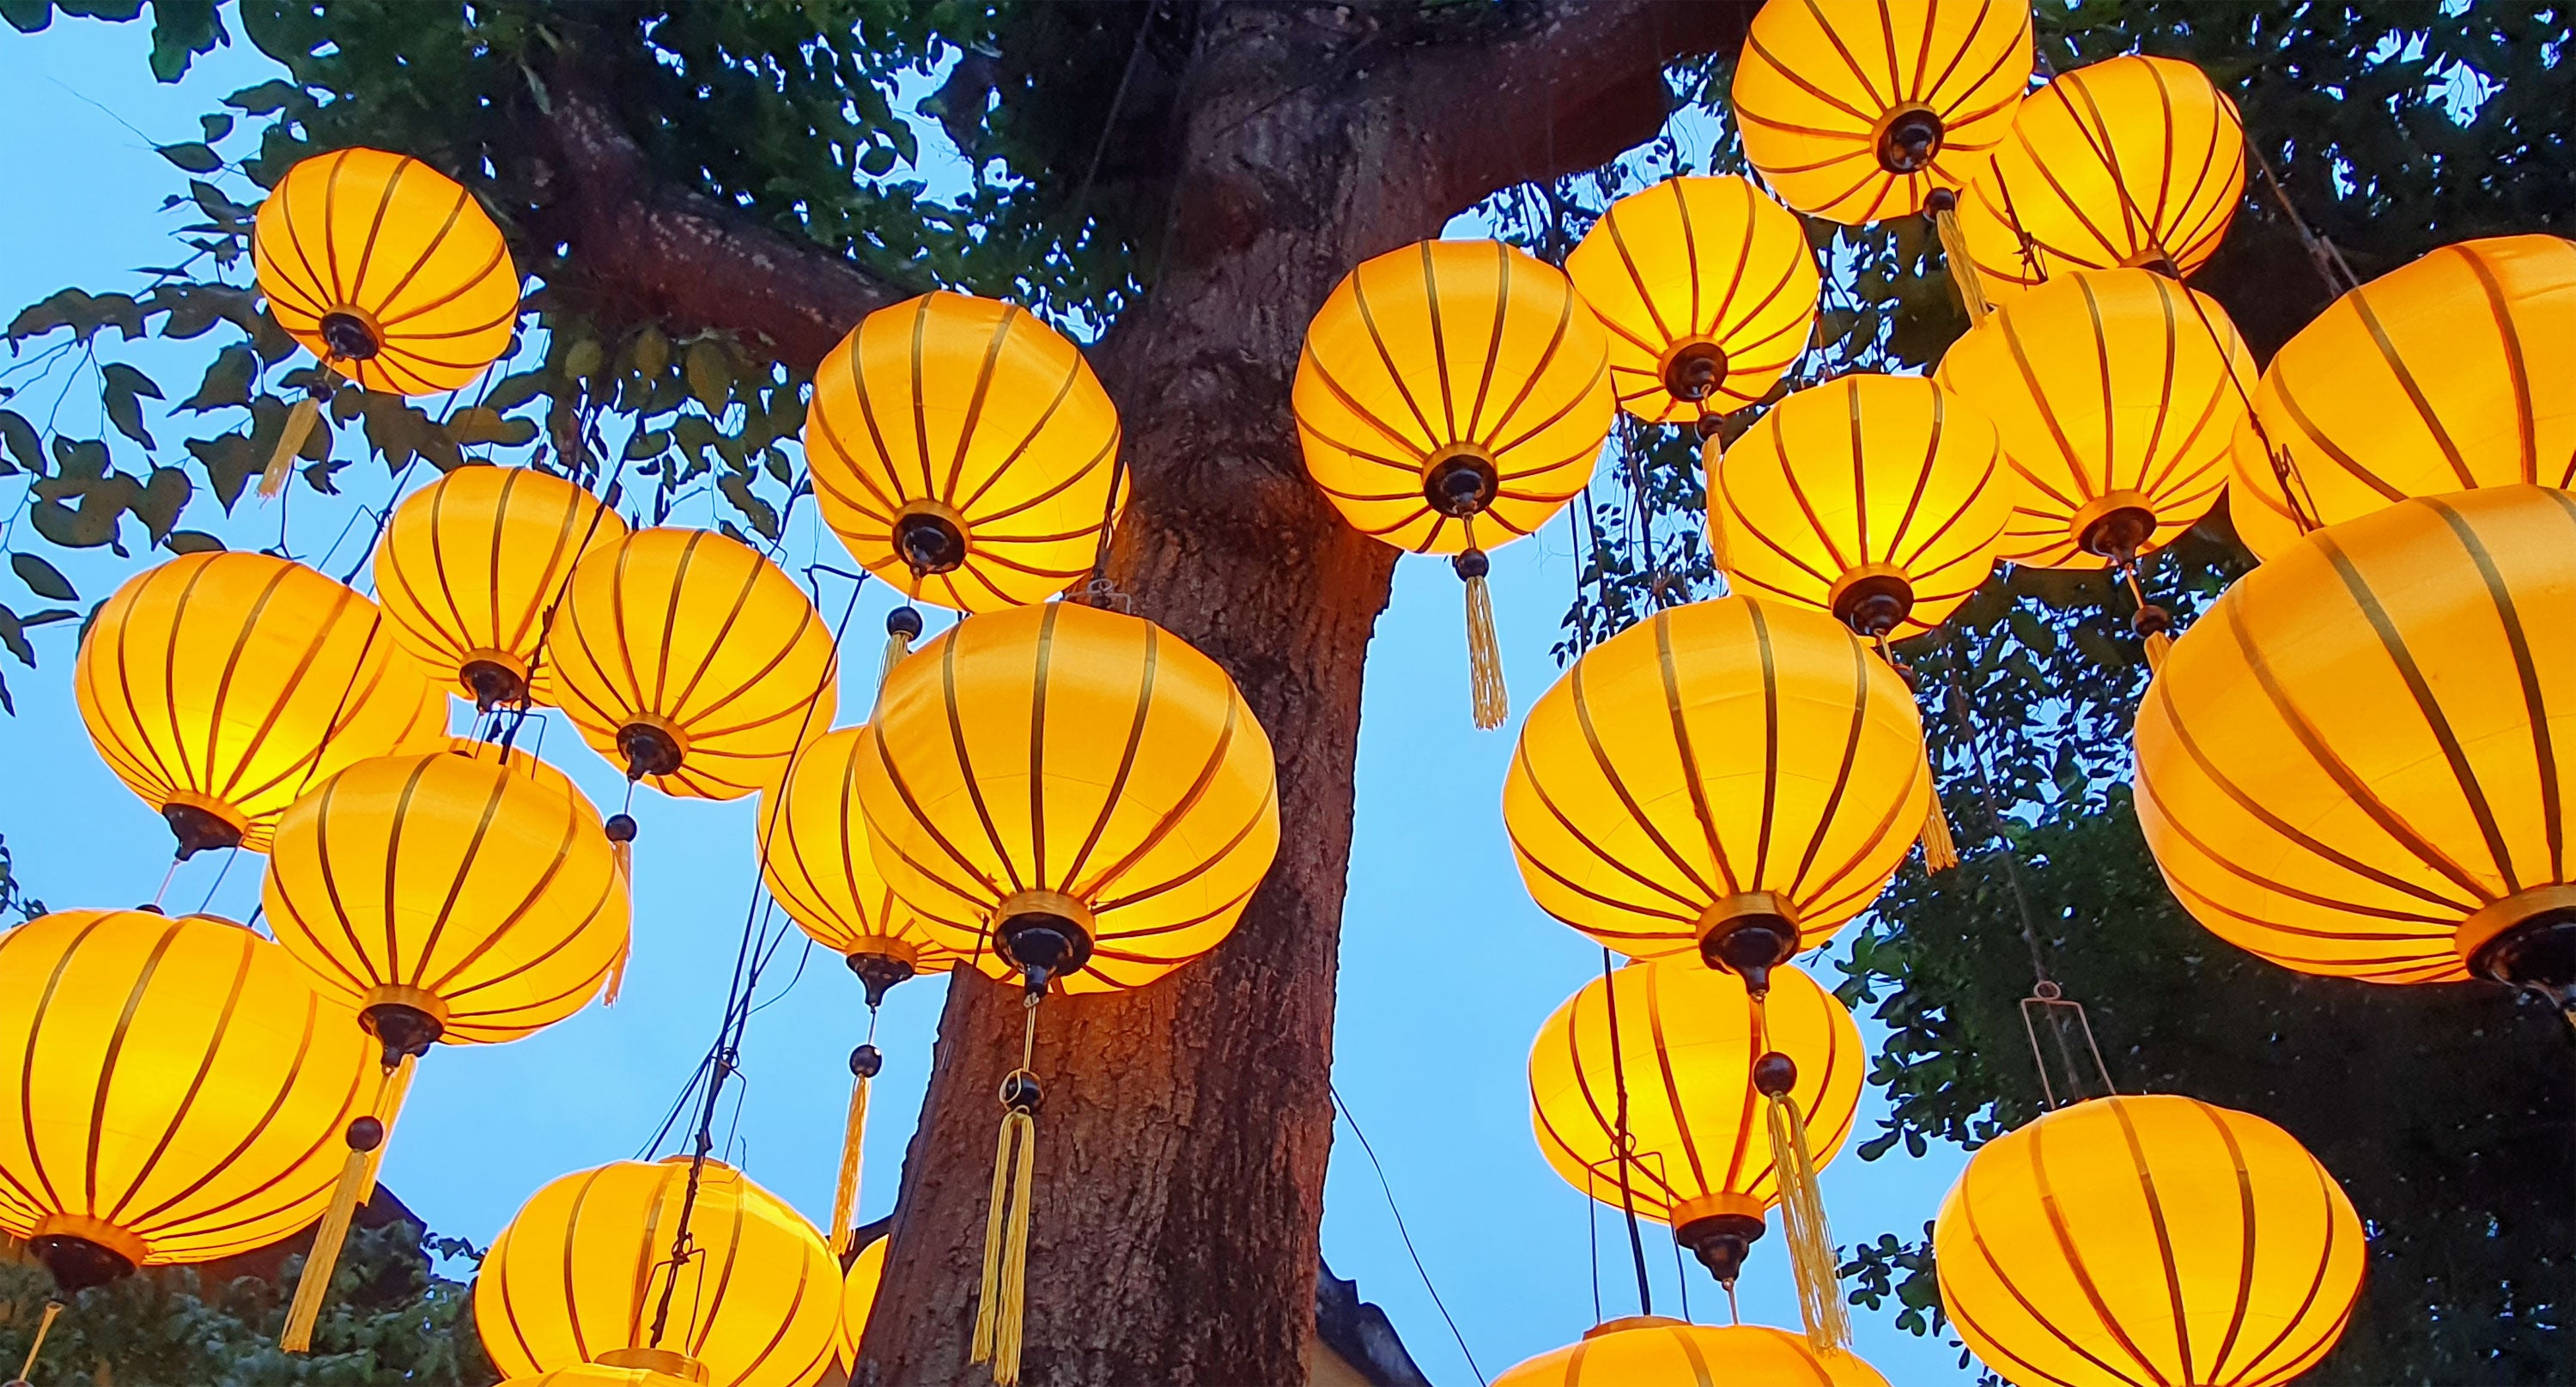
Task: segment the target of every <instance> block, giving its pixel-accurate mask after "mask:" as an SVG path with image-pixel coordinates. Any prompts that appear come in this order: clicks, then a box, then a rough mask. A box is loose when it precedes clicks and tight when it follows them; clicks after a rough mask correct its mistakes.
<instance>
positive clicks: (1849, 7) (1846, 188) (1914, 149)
mask: <svg viewBox="0 0 2576 1387" xmlns="http://www.w3.org/2000/svg"><path fill="white" fill-rule="evenodd" d="M2030 70H2031V34H2030V6H2028V5H2025V4H2013V3H1998V0H1878V2H1876V3H1872V2H1871V0H1767V2H1766V3H1765V4H1764V5H1763V6H1762V9H1761V10H1760V12H1759V13H1757V14H1755V15H1754V16H1753V26H1752V29H1751V30H1750V31H1749V32H1748V33H1747V34H1746V35H1745V39H1744V53H1743V55H1742V57H1741V58H1739V59H1738V60H1737V62H1736V65H1735V87H1734V97H1733V100H1734V105H1735V115H1736V119H1737V121H1738V122H1739V123H1740V124H1741V126H1742V128H1743V132H1744V157H1745V158H1746V159H1747V160H1750V161H1751V162H1752V164H1753V167H1754V168H1755V169H1756V170H1757V171H1759V172H1760V173H1761V175H1762V177H1763V179H1764V181H1766V182H1768V183H1769V184H1770V185H1771V188H1772V190H1773V191H1774V192H1777V193H1778V194H1779V195H1780V196H1781V198H1782V199H1783V200H1784V201H1786V202H1787V203H1788V204H1789V205H1790V206H1792V207H1795V208H1797V209H1798V210H1799V211H1801V212H1812V213H1814V214H1815V215H1817V216H1820V217H1824V218H1826V219H1828V220H1831V221H1837V222H1842V223H1844V224H1846V225H1851V226H1857V225H1859V224H1861V223H1863V222H1873V221H1879V220H1882V219H1884V218H1887V217H1902V216H1907V215H1909V214H1911V213H1915V212H1919V211H1922V210H1923V207H1924V202H1925V199H1926V198H1928V197H1929V196H1930V195H1931V194H1932V192H1933V190H1935V189H1939V188H1949V189H1956V188H1960V187H1964V186H1966V184H1967V182H1968V180H1969V179H1970V178H1972V177H1974V176H1975V175H1976V173H1977V171H1978V169H1980V168H1981V167H1983V166H1984V163H1985V161H1986V159H1987V158H1988V157H1990V156H1991V155H1992V153H1993V151H1994V149H1995V146H1996V145H1997V144H1998V143H2000V142H2001V141H2002V139H2003V137H2004V132H2005V131H2006V130H2007V129H2009V128H2010V127H2011V125H2012V119H2013V110H2014V107H2016V106H2017V105H2018V104H2019V103H2020V101H2021V96H2022V89H2023V88H2024V87H2026V86H2028V85H2029V84H2030Z"/></svg>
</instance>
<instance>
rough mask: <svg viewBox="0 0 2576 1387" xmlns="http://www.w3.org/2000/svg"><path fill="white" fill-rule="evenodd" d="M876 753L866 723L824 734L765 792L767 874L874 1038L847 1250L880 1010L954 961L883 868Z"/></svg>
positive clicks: (844, 1149)
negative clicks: (833, 957) (873, 837)
mask: <svg viewBox="0 0 2576 1387" xmlns="http://www.w3.org/2000/svg"><path fill="white" fill-rule="evenodd" d="M875 755H876V753H875V751H874V749H873V748H871V747H870V746H869V745H868V741H867V730H866V729H865V728H859V727H845V728H842V729H841V730H839V731H837V732H826V733H824V734H823V735H822V736H820V737H817V738H815V739H814V740H813V741H812V742H809V743H807V744H806V747H805V749H804V750H803V751H800V752H798V753H797V754H796V759H795V760H793V761H790V762H789V763H788V764H787V774H786V775H785V777H783V778H782V779H781V780H780V781H779V783H778V784H777V785H775V786H773V787H771V788H770V789H768V790H766V791H764V792H762V795H761V820H760V822H761V830H760V862H761V880H762V881H763V882H764V883H766V884H767V885H768V887H769V894H770V895H771V896H772V897H773V898H775V899H776V900H777V902H778V903H779V905H780V906H781V907H783V908H784V909H785V910H786V911H787V914H788V917H789V918H790V919H793V920H794V921H795V922H796V924H797V927H798V928H800V929H802V930H804V931H805V933H806V935H807V937H809V938H811V939H812V940H813V941H814V942H815V943H817V944H820V945H822V946H823V947H824V948H827V949H830V950H831V951H832V952H834V953H837V954H839V955H840V956H841V957H842V958H843V959H844V960H845V961H847V962H848V964H849V966H850V971H851V972H852V973H855V974H857V975H858V978H859V983H860V985H861V986H862V987H864V988H865V989H866V991H867V999H868V1040H867V1043H865V1044H862V1045H860V1046H859V1047H858V1048H857V1049H855V1050H852V1051H851V1052H850V1075H851V1079H852V1083H851V1086H850V1115H849V1121H848V1123H847V1128H846V1131H845V1133H844V1135H843V1138H842V1144H841V1174H840V1178H839V1180H838V1181H837V1182H836V1184H835V1186H834V1192H833V1197H832V1222H831V1223H830V1225H828V1229H827V1231H828V1233H829V1235H830V1238H831V1241H832V1246H833V1251H834V1252H836V1253H838V1252H842V1251H846V1250H847V1247H848V1242H849V1238H850V1235H851V1231H852V1229H853V1228H854V1227H855V1226H856V1224H855V1221H854V1220H855V1215H856V1214H857V1212H858V1203H859V1158H860V1152H861V1149H862V1145H863V1141H864V1138H865V1137H866V1135H867V1116H868V1081H869V1080H870V1079H873V1078H875V1077H876V1074H877V1070H878V1069H879V1068H880V1067H882V1065H883V1063H884V1060H883V1058H882V1057H881V1056H880V1055H879V1054H878V1053H877V1048H876V1029H877V1008H878V1006H879V1005H881V1004H882V1003H883V1002H884V1001H885V994H886V990H887V989H889V988H891V987H893V986H894V985H895V984H896V983H899V982H902V981H903V980H904V979H906V978H909V977H911V976H912V975H913V974H914V973H917V972H946V971H947V970H948V967H949V965H950V964H952V963H954V962H955V961H956V960H955V958H954V957H953V956H952V955H950V954H949V953H948V952H947V951H946V950H944V949H942V948H940V947H939V944H938V942H937V941H936V940H934V939H933V938H932V937H931V935H930V933H929V931H927V930H925V929H924V928H922V927H921V925H920V924H919V923H918V922H917V921H916V920H915V919H914V918H913V913H912V911H911V910H909V909H907V908H906V907H905V906H904V905H903V904H902V902H900V901H898V900H896V899H895V896H894V891H893V888H891V887H889V886H887V885H886V883H885V877H884V875H883V874H882V873H880V872H878V871H877V867H876V860H875V857H874V854H873V852H872V850H871V849H870V848H869V846H868V830H867V820H866V818H865V816H864V815H862V813H861V812H860V809H859V790H858V782H859V768H860V767H861V766H862V765H863V764H865V763H866V762H867V761H868V760H869V759H872V758H873V757H874V756H875Z"/></svg>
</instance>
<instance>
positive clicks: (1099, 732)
mask: <svg viewBox="0 0 2576 1387" xmlns="http://www.w3.org/2000/svg"><path fill="white" fill-rule="evenodd" d="M861 746H862V749H863V751H864V752H865V753H866V754H864V755H862V757H861V758H860V760H859V762H858V766H857V771H856V774H857V779H858V793H859V804H860V807H861V808H862V809H863V810H864V811H865V813H866V816H867V823H868V830H869V834H870V839H871V841H872V842H873V843H874V844H875V845H876V853H875V856H876V865H877V868H878V869H879V870H880V871H882V872H883V873H884V874H885V879H886V881H887V882H888V883H889V884H891V885H892V886H893V887H894V893H895V896H896V897H897V899H899V900H900V901H902V902H903V904H905V905H907V906H909V907H911V908H912V910H913V911H914V912H915V913H916V914H917V916H918V918H919V924H920V927H921V928H923V929H925V930H926V931H928V933H929V935H930V937H931V938H932V939H933V940H935V941H937V942H938V943H939V944H940V945H941V946H942V947H943V948H945V949H946V950H948V951H949V952H950V953H952V954H955V955H957V956H960V957H963V958H966V959H968V960H970V961H971V962H972V963H973V964H974V966H975V967H976V968H978V969H980V970H982V971H983V972H985V973H987V974H989V975H991V976H993V977H998V978H1014V977H1024V978H1026V979H1027V980H1028V981H1029V983H1030V985H1031V986H1032V988H1040V989H1042V988H1046V987H1055V988H1058V989H1060V990H1062V991H1065V992H1100V991H1111V990H1119V989H1125V988H1131V987H1141V986H1143V985H1144V984H1146V983H1149V982H1152V981H1153V980H1154V979H1156V978H1159V977H1161V976H1163V975H1164V974H1165V973H1168V972H1170V971H1172V970H1173V969H1175V968H1177V967H1179V966H1181V965H1182V964H1183V963H1186V962H1188V961H1189V960H1191V959H1193V958H1196V957H1198V956H1199V955H1200V954H1203V953H1205V952H1207V951H1208V950H1209V949H1211V948H1214V947H1215V946H1216V944H1217V942H1218V941H1219V940H1222V939H1223V938H1225V936H1226V935H1227V934H1228V933H1230V932H1232V930H1233V929H1234V924H1235V921H1236V919H1237V918H1239V917H1240V916H1241V915H1242V913H1243V907H1244V905H1245V903H1246V902H1247V901H1248V900H1249V899H1250V898H1251V896H1252V892H1253V889H1254V888H1255V887H1257V886H1259V885H1260V884H1261V879H1262V877H1263V876H1264V875H1266V874H1267V873H1268V872H1269V870H1270V861H1271V858H1272V856H1273V855H1274V854H1275V853H1276V851H1277V850H1278V845H1279V798H1278V787H1277V782H1276V778H1275V772H1274V769H1273V764H1272V757H1271V749H1270V738H1269V736H1268V735H1267V734H1266V733H1264V732H1263V731H1262V729H1261V724H1260V723H1259V722H1258V721H1256V720H1255V719H1254V717H1253V715H1252V710H1251V708H1249V707H1248V706H1246V705H1245V703H1244V701H1243V695H1242V694H1241V693H1240V692H1239V691H1237V690H1236V688H1235V686H1234V681H1233V680H1232V679H1229V678H1227V677H1226V674H1225V671H1224V670H1221V669H1219V668H1217V666H1216V662H1215V661H1213V660H1210V659H1208V658H1207V657H1206V656H1205V655H1202V654H1200V653H1199V652H1198V651H1197V650H1196V649H1195V648H1193V647H1192V646H1191V645H1190V644H1189V643H1188V642H1186V641H1183V640H1181V639H1180V638H1179V637H1177V636H1174V635H1173V634H1171V633H1170V632H1168V631H1165V630H1163V629H1162V628H1161V627H1159V626H1156V625H1155V624H1154V623H1152V622H1150V621H1146V620H1143V619H1141V618H1138V617H1132V616H1126V615H1123V614H1121V613H1117V612H1110V611H1102V610H1099V609H1097V608H1093V607H1086V606H1082V605H1079V604H1074V603H1065V602H1050V603H1045V604H1043V605H1040V606H1035V607H1018V608H1011V609H1007V610H1004V611H999V612H988V613H984V614H982V615H979V616H972V617H969V618H967V619H966V620H964V621H962V622H959V623H958V624H957V625H956V626H954V627H952V628H950V629H949V630H947V631H945V632H942V633H941V634H940V635H939V637H938V638H937V639H935V640H933V641H931V642H930V643H929V644H927V645H925V646H923V647H922V648H921V650H920V651H918V652H917V653H916V654H915V655H914V656H913V657H912V658H911V659H908V660H905V661H904V662H903V663H902V664H901V665H900V666H898V667H897V668H896V669H895V671H894V675H893V677H892V678H891V679H889V680H887V682H886V686H885V691H884V693H883V694H882V695H881V696H880V697H879V699H878V704H877V720H876V721H875V722H874V723H872V724H871V725H870V727H869V735H868V736H867V737H866V738H865V739H864V741H863V742H862V744H861Z"/></svg>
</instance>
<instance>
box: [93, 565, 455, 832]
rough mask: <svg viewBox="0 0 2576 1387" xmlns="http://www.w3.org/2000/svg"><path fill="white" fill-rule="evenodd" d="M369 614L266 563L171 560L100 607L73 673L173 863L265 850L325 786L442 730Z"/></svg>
mask: <svg viewBox="0 0 2576 1387" xmlns="http://www.w3.org/2000/svg"><path fill="white" fill-rule="evenodd" d="M393 646H394V638H393V634H392V633H391V632H390V631H386V630H384V629H382V627H381V626H380V625H379V617H378V615H377V612H376V608H375V604H374V603H372V602H369V601H368V600H367V599H366V598H364V597H361V596H359V595H358V594H357V593H355V592H352V591H350V590H349V589H348V588H347V587H345V586H343V585H342V584H339V583H335V582H333V581H331V580H330V579H329V578H326V577H324V576H323V575H322V574H320V573H317V572H315V571H313V570H312V569H310V568H306V567H305V566H303V565H302V564H298V563H293V562H290V561H288V560H286V559H279V558H272V557H270V556H269V555H266V554H249V553H205V554H183V555H180V556H179V557H177V558H174V559H172V560H170V561H169V562H167V563H164V564H161V565H160V566H158V567H155V568H150V569H146V570H145V571H143V572H141V573H138V574H136V575H135V576H134V577H132V578H129V579H127V580H126V582H125V585H124V586H122V587H120V588H118V589H117V590H116V592H115V593H114V595H112V596H110V597H109V598H108V599H107V601H106V602H104V603H102V604H100V606H99V609H98V618H97V620H96V621H95V622H94V623H93V624H92V626H91V628H90V631H89V634H88V636H87V637H86V638H84V639H83V640H82V641H81V649H80V660H79V663H78V665H77V666H76V667H75V669H74V671H73V674H72V687H73V691H74V692H75V694H77V696H78V697H79V700H80V709H81V722H82V723H83V725H85V726H86V727H87V728H88V729H89V736H90V741H91V743H92V744H94V745H95V746H96V747H97V748H98V754H99V756H100V757H101V758H102V759H104V760H105V761H106V762H107V765H108V769H110V770H113V771H115V772H116V777H117V779H119V780H122V781H124V782H125V785H126V788H127V789H130V790H132V791H134V793H136V794H137V795H140V796H142V797H143V801H144V802H145V803H146V804H149V805H151V806H152V807H153V808H155V809H157V810H159V811H160V812H161V816H162V817H163V818H165V819H167V820H169V822H170V831H171V833H172V834H173V835H174V836H176V837H177V838H178V840H179V855H180V856H181V857H186V856H189V855H190V854H192V853H195V852H198V851H200V850H202V849H206V848H230V847H246V848H249V849H251V850H252V851H254V852H258V851H264V850H265V849H266V848H267V846H268V839H269V835H270V833H271V831H272V830H274V829H275V827H276V825H277V818H278V815H280V814H283V813H285V812H286V806H287V805H288V804H290V803H292V802H293V801H294V800H295V798H296V796H298V795H300V794H302V793H304V792H305V790H307V789H309V788H311V787H312V786H313V785H314V784H315V783H317V782H319V781H320V780H321V779H322V778H323V777H325V776H328V775H330V774H331V773H332V772H333V771H336V770H338V769H340V768H341V767H342V766H345V765H348V764H349V763H350V762H352V761H357V760H361V759H363V758H366V757H369V756H381V755H383V754H385V753H386V752H388V751H391V750H393V749H394V748H395V747H396V746H398V745H400V744H402V743H404V742H408V741H410V740H412V739H414V738H417V737H420V736H424V735H429V734H432V733H435V732H437V731H439V730H441V729H442V728H443V727H444V726H445V723H446V717H445V713H444V709H443V708H442V707H441V706H440V705H441V704H442V703H443V701H444V700H441V699H439V698H437V697H436V695H435V693H434V692H433V691H432V690H431V689H430V688H429V687H428V686H427V685H426V684H425V683H424V682H422V680H421V679H420V677H419V675H418V673H417V672H416V671H415V670H414V669H413V668H412V666H411V665H410V664H409V663H408V662H406V661H404V660H402V659H401V658H400V657H399V656H398V655H397V654H396V653H395V651H394V649H393Z"/></svg>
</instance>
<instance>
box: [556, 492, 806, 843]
mask: <svg viewBox="0 0 2576 1387" xmlns="http://www.w3.org/2000/svg"><path fill="white" fill-rule="evenodd" d="M839 670H840V666H839V658H838V655H837V653H836V652H835V651H834V649H833V647H832V632H831V628H829V627H827V626H825V625H824V624H823V618H822V617H821V616H820V615H819V614H817V613H816V612H815V610H814V604H813V603H812V602H811V601H809V600H808V599H807V598H806V596H805V590H804V589H803V588H800V587H798V586H796V580H795V579H793V578H790V577H788V576H787V574H786V573H785V571H783V570H782V569H780V568H779V567H778V565H776V564H774V563H771V562H770V561H769V560H768V559H767V558H764V557H762V555H761V553H760V551H758V550H756V549H753V548H752V547H751V546H750V545H747V544H744V543H742V542H741V541H739V540H734V539H729V538H727V537H725V536H723V535H720V534H717V533H716V532H714V531H712V530H683V529H672V528H657V529H650V530H637V531H636V532H634V533H633V534H631V535H628V536H626V537H625V538H624V539H621V540H618V541H616V542H615V543H612V544H607V545H603V546H601V547H600V548H598V549H596V550H594V551H592V552H591V553H590V554H589V555H587V556H586V557H584V558H583V559H582V561H581V562H580V563H577V564H575V565H573V570H572V580H571V582H570V584H569V585H568V587H567V589H566V591H565V594H564V599H563V606H562V609H561V610H560V611H558V612H557V613H556V615H555V621H554V627H553V630H552V631H551V632H550V633H549V635H548V637H547V641H546V654H545V665H544V667H543V668H542V669H541V670H540V672H539V678H538V680H537V689H538V696H539V697H540V698H543V699H545V700H547V701H549V702H559V703H561V704H562V705H563V710H564V712H565V713H567V714H569V715H570V716H571V718H572V721H573V725H574V726H575V727H577V728H579V729H581V735H582V740H584V741H586V742H588V743H590V744H591V746H593V747H595V748H597V749H598V750H599V752H600V753H601V754H603V755H606V756H609V757H611V758H613V759H614V760H615V761H617V763H618V764H620V765H622V766H624V767H625V768H626V774H627V777H628V778H629V779H632V780H642V781H644V782H646V783H647V784H650V785H651V786H653V788H655V789H657V790H660V791H662V792H663V793H665V794H672V795H685V796H692V797H695V798H699V799H740V798H741V797H742V796H744V795H747V794H750V793H751V792H752V791H754V790H757V789H759V788H760V787H761V786H763V785H766V784H768V783H770V782H771V781H773V780H775V779H777V778H778V775H779V773H780V772H782V771H784V770H785V769H786V767H787V759H788V758H789V757H791V756H793V755H795V754H796V748H797V747H798V746H800V745H802V744H803V743H804V742H805V741H806V740H808V739H810V738H811V737H812V736H813V735H814V734H815V733H818V732H821V731H822V730H823V729H825V728H827V727H829V726H831V725H832V710H833V708H834V706H835V705H836V703H837V702H838V697H839V689H838V681H839Z"/></svg>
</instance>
